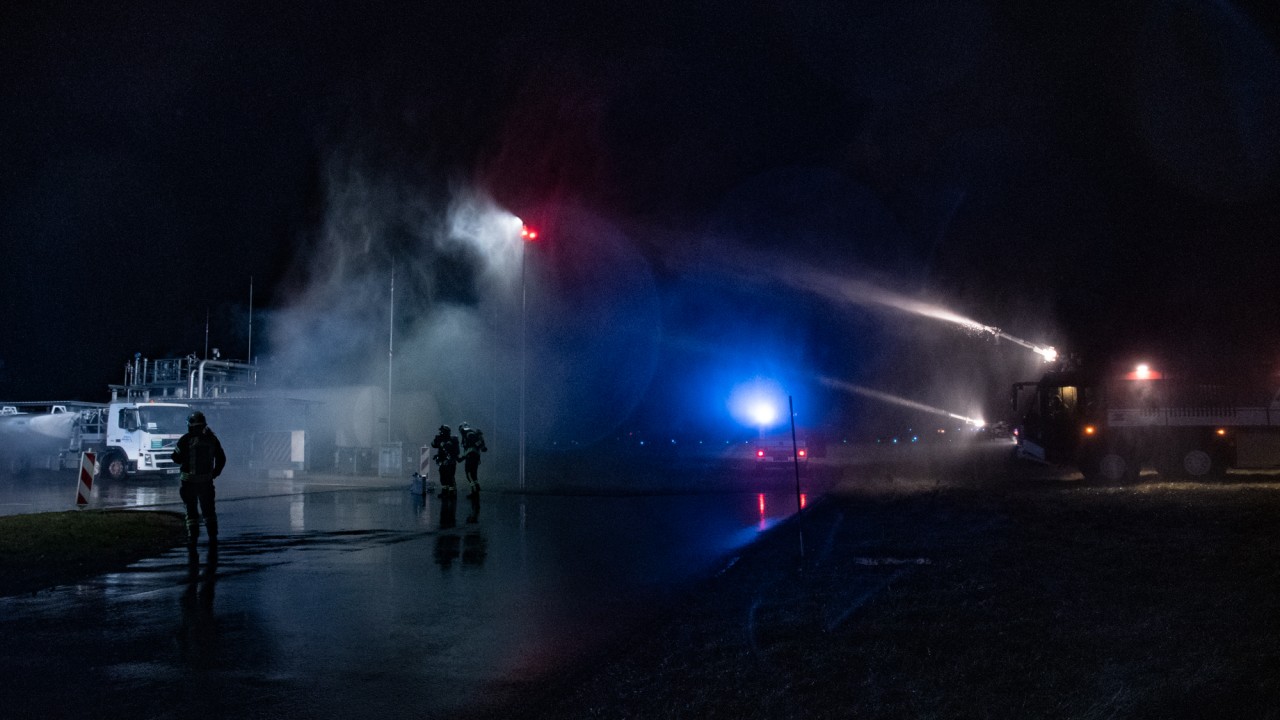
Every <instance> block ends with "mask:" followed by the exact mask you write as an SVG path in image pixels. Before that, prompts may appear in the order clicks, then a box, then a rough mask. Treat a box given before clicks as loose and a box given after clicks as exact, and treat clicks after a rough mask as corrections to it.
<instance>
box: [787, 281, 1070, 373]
mask: <svg viewBox="0 0 1280 720" xmlns="http://www.w3.org/2000/svg"><path fill="white" fill-rule="evenodd" d="M783 282H785V283H786V284H787V285H790V286H791V287H794V288H797V289H800V290H804V291H807V292H811V293H814V294H816V295H819V296H821V297H824V298H827V299H828V300H833V301H836V302H841V303H851V304H855V305H863V306H866V305H874V306H881V307H889V308H893V309H895V310H901V311H903V312H908V313H911V314H913V315H919V316H921V317H928V318H933V319H935V320H942V321H944V322H949V323H952V324H954V325H958V326H960V327H961V328H963V329H964V330H965V331H967V332H969V333H972V334H975V335H990V336H991V337H993V338H996V339H1001V338H1003V339H1005V340H1008V341H1009V342H1012V343H1014V344H1016V345H1020V346H1022V347H1024V348H1027V349H1028V350H1030V351H1031V352H1033V353H1035V354H1037V355H1039V356H1040V357H1041V358H1043V360H1044V361H1045V362H1047V363H1050V362H1054V361H1056V360H1057V359H1058V351H1057V350H1055V349H1054V348H1053V347H1052V346H1050V345H1039V344H1036V343H1033V342H1031V341H1029V340H1023V339H1022V338H1020V337H1017V336H1014V335H1010V334H1009V333H1007V332H1005V331H1004V330H1001V329H1000V328H998V327H993V326H991V325H984V324H982V323H980V322H978V321H977V320H972V319H970V318H967V317H964V316H963V315H960V314H958V313H955V312H952V311H951V310H948V309H946V308H944V307H942V306H941V305H936V304H933V303H929V302H924V301H922V300H917V299H915V298H912V297H908V296H906V295H902V294H900V293H895V292H892V291H890V290H885V289H884V288H881V287H878V286H876V285H872V284H871V283H868V282H865V281H862V280H853V279H850V278H847V277H842V276H839V275H833V274H830V273H824V272H819V271H816V270H809V269H795V270H792V271H790V272H786V273H784V275H783Z"/></svg>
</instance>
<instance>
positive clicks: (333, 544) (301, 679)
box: [0, 474, 796, 718]
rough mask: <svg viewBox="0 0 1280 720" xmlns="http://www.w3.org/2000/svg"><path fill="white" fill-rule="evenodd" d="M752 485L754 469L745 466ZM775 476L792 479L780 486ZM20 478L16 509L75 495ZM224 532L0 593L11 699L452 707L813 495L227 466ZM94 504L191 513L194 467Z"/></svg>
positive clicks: (381, 713) (221, 710) (547, 665)
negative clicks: (523, 490) (475, 496)
mask: <svg viewBox="0 0 1280 720" xmlns="http://www.w3.org/2000/svg"><path fill="white" fill-rule="evenodd" d="M744 482H747V480H746V479H745V478H744ZM776 487H777V486H776V485H775V488H776ZM74 490H75V487H74V477H73V475H72V474H66V475H59V476H56V477H40V478H32V479H25V480H14V479H10V478H0V514H10V513H14V512H37V511H43V510H60V509H67V508H69V507H72V506H73V502H74ZM218 490H219V497H218V508H219V516H220V519H221V526H222V532H221V534H222V543H221V547H220V549H219V552H218V553H217V555H216V557H211V556H210V554H209V552H208V550H207V548H206V547H205V546H204V544H203V542H202V543H201V546H200V548H199V553H198V558H197V561H196V562H195V563H191V562H189V560H190V558H189V557H188V555H187V553H186V551H185V550H182V549H179V550H175V551H173V552H170V553H168V554H166V555H164V556H162V557H159V558H154V559H150V560H146V561H143V562H140V563H137V564H135V565H134V566H132V567H130V568H128V569H127V570H126V571H124V572H120V573H113V574H109V575H104V576H100V577H96V578H93V579H91V580H89V581H87V582H85V583H83V584H81V585H77V586H71V587H60V588H56V589H53V590H49V591H43V592H40V593H38V594H35V595H33V596H24V597H17V598H3V599H0V637H2V638H3V643H0V708H4V711H3V713H2V714H3V715H4V716H6V717H13V718H20V717H41V718H46V717H95V718H101V717H137V718H168V717H193V716H194V717H230V716H236V717H249V718H254V717H264V718H267V717H272V718H273V717H380V718H402V717H403V718H411V717H445V716H450V715H452V714H455V713H456V712H457V711H459V710H461V709H466V708H474V707H475V706H476V705H477V704H478V703H485V702H491V701H496V700H500V699H501V698H502V697H503V693H504V692H507V691H510V690H513V689H519V688H520V687H521V686H522V685H523V684H526V683H536V682H537V681H538V679H539V678H540V677H542V676H544V675H545V674H547V673H550V672H553V671H555V670H556V669H557V668H559V667H561V666H562V665H563V664H564V663H565V662H566V661H569V660H571V659H573V658H575V657H578V656H580V654H582V653H585V652H589V651H591V650H592V649H594V648H598V647H599V644H600V643H602V642H605V641H607V640H609V639H610V638H613V637H615V636H616V634H617V633H619V632H621V629H622V628H624V627H625V626H626V624H627V622H628V621H632V620H636V619H638V618H642V617H643V616H644V615H645V613H646V611H647V610H648V609H650V608H653V607H656V606H657V604H660V603H662V602H663V601H664V600H665V599H668V598H669V597H670V593H671V592H673V590H674V589H676V588H679V587H680V586H681V584H682V583H686V582H688V581H690V580H693V579H696V578H699V577H704V576H706V575H709V574H711V573H713V572H715V571H716V570H717V569H718V568H719V567H720V566H723V565H724V564H725V563H726V562H728V561H730V560H731V558H732V555H733V552H734V550H735V548H739V547H741V546H743V545H745V544H747V543H749V542H750V541H751V540H752V539H754V538H755V537H756V536H757V535H758V534H759V533H760V532H761V531H762V530H764V529H766V528H767V527H769V526H770V525H772V524H773V523H775V522H777V521H778V520H780V519H782V518H784V517H786V516H787V515H789V514H790V513H792V512H793V511H794V509H795V503H796V498H795V495H794V493H788V492H785V491H781V490H779V491H778V492H774V493H757V492H749V491H748V492H725V493H716V494H701V495H665V496H643V497H617V496H612V497H604V496H592V497H584V496H557V495H520V494H507V493H485V494H483V495H482V496H481V498H480V499H479V500H478V501H477V502H471V501H469V500H467V499H465V498H463V499H459V500H458V501H457V502H456V504H448V503H443V502H442V501H441V500H440V499H438V498H436V497H434V496H425V497H424V496H423V495H421V494H416V493H412V492H410V491H409V489H408V482H407V481H399V480H395V479H389V478H358V477H354V478H353V477H312V478H308V479H301V480H262V479H249V478H242V477H236V476H234V474H231V475H228V476H224V477H223V478H221V479H219V481H218ZM91 500H92V502H91V506H95V507H107V506H113V507H114V506H128V507H148V508H151V509H168V510H180V509H181V504H180V503H179V502H178V498H177V492H176V482H174V481H172V480H169V479H160V480H130V481H126V482H124V483H120V484H116V485H114V486H112V485H107V484H103V485H99V487H98V488H96V489H95V495H94V497H92V498H91Z"/></svg>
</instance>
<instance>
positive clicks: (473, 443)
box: [458, 422, 489, 497]
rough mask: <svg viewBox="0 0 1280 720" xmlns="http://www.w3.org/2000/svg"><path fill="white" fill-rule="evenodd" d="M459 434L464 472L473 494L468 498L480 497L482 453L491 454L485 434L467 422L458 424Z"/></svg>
mask: <svg viewBox="0 0 1280 720" xmlns="http://www.w3.org/2000/svg"><path fill="white" fill-rule="evenodd" d="M458 434H459V435H461V436H462V470H463V472H465V473H466V476H467V483H468V484H470V485H471V492H470V493H469V494H468V495H467V497H479V496H480V477H479V475H478V474H477V473H478V471H479V469H480V453H482V452H489V448H487V447H485V444H484V433H482V432H480V431H479V430H477V429H475V428H473V427H471V426H470V425H468V424H467V423H465V422H463V423H459V424H458Z"/></svg>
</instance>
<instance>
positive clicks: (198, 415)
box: [187, 410, 208, 428]
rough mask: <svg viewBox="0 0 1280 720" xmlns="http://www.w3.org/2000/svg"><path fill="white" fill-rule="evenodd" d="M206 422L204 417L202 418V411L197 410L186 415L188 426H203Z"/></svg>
mask: <svg viewBox="0 0 1280 720" xmlns="http://www.w3.org/2000/svg"><path fill="white" fill-rule="evenodd" d="M207 424H208V423H207V422H205V419H204V413H202V412H200V411H199V410H197V411H195V412H193V413H191V414H190V415H188V416H187V427H188V428H197V427H204V426H205V425H207Z"/></svg>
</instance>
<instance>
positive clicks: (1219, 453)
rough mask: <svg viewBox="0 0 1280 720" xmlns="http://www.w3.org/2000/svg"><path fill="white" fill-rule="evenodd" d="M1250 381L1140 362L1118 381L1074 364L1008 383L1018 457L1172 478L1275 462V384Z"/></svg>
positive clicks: (1126, 477) (1279, 420) (1104, 472)
mask: <svg viewBox="0 0 1280 720" xmlns="http://www.w3.org/2000/svg"><path fill="white" fill-rule="evenodd" d="M1272 380H1273V382H1271V383H1270V384H1269V385H1268V384H1266V383H1263V384H1258V385H1251V386H1236V385H1230V384H1214V383H1201V382H1197V381H1195V380H1192V379H1190V378H1180V377H1175V376H1169V377H1166V376H1165V375H1164V373H1162V372H1161V371H1160V370H1158V369H1153V368H1151V367H1149V366H1147V365H1139V366H1138V367H1137V368H1135V369H1134V370H1133V371H1131V372H1128V373H1125V374H1121V375H1119V376H1116V377H1106V376H1103V375H1098V374H1089V373H1086V372H1084V371H1081V370H1065V371H1056V372H1050V373H1047V374H1046V375H1045V376H1044V377H1043V378H1041V379H1040V380H1038V381H1035V382H1021V383H1015V384H1014V385H1013V392H1012V402H1013V406H1014V408H1015V411H1016V413H1017V416H1018V417H1017V424H1016V428H1015V432H1016V434H1017V451H1016V452H1017V456H1018V457H1020V458H1025V459H1030V460H1034V461H1037V462H1043V463H1053V464H1062V465H1074V466H1075V467H1077V468H1078V469H1079V470H1080V472H1081V473H1082V474H1083V475H1084V476H1085V478H1086V479H1099V480H1106V481H1112V482H1119V481H1132V480H1136V479H1137V477H1138V474H1139V472H1140V471H1141V469H1142V467H1143V466H1145V465H1151V466H1152V467H1154V468H1155V470H1156V471H1157V472H1159V473H1160V475H1162V476H1165V477H1172V478H1178V477H1181V478H1205V479H1210V478H1220V477H1222V476H1223V475H1224V474H1225V473H1226V471H1227V469H1228V468H1280V391H1278V390H1277V386H1280V383H1278V382H1274V381H1275V380H1276V379H1275V378H1272Z"/></svg>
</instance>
